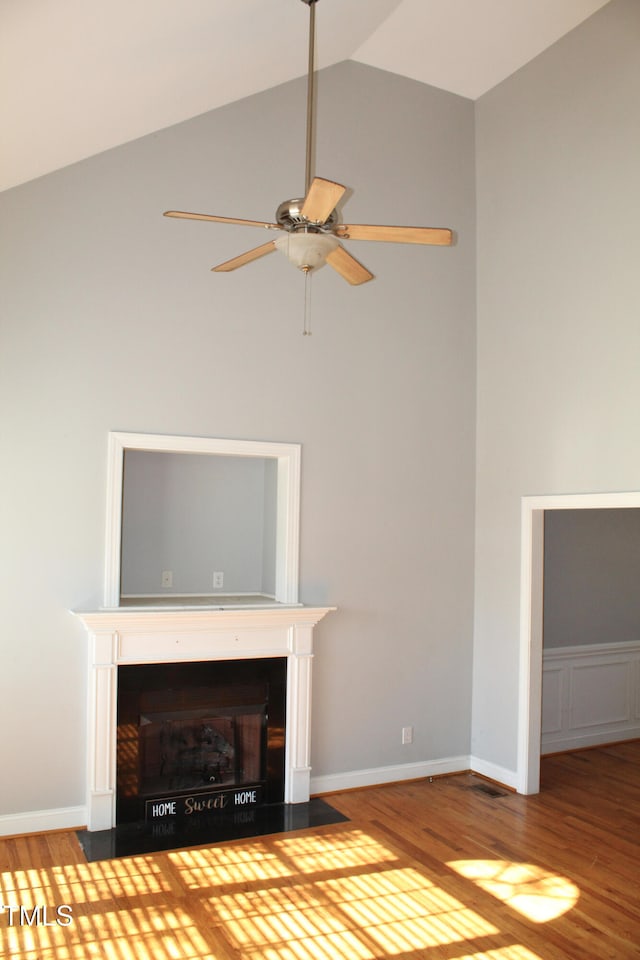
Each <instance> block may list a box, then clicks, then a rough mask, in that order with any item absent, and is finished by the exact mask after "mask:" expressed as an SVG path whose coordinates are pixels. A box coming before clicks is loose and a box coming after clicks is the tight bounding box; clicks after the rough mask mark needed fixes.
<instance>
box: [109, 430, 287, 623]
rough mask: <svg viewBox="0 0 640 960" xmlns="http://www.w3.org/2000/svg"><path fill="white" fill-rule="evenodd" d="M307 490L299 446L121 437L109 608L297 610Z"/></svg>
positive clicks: (115, 456) (113, 467)
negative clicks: (301, 514) (260, 607)
mask: <svg viewBox="0 0 640 960" xmlns="http://www.w3.org/2000/svg"><path fill="white" fill-rule="evenodd" d="M299 487H300V447H299V445H298V444H281V443H269V442H263V441H251V440H220V439H213V438H198V437H169V436H155V435H149V434H124V433H111V434H110V435H109V477H108V488H109V489H108V510H107V557H106V565H105V570H106V575H105V606H107V607H117V606H155V605H157V606H165V605H167V606H192V605H193V606H201V605H211V606H216V607H219V606H234V605H241V606H243V605H265V604H273V603H286V604H297V603H298V528H299V501H300V490H299ZM214 575H215V576H214Z"/></svg>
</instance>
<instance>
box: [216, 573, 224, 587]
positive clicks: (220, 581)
mask: <svg viewBox="0 0 640 960" xmlns="http://www.w3.org/2000/svg"><path fill="white" fill-rule="evenodd" d="M223 587H224V573H223V572H222V570H217V571H215V572H214V574H213V589H214V590H222V588H223Z"/></svg>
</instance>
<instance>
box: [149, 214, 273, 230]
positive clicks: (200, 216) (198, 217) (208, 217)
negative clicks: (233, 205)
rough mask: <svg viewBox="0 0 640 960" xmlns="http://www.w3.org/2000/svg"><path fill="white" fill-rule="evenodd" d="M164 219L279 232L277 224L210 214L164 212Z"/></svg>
mask: <svg viewBox="0 0 640 960" xmlns="http://www.w3.org/2000/svg"><path fill="white" fill-rule="evenodd" d="M163 216H164V217H177V218H179V219H181V220H213V222H214V223H237V224H240V226H243V227H266V229H267V230H281V229H282V227H280V225H279V224H277V223H265V222H264V221H263V220H238V219H237V218H236V217H214V215H213V214H211V213H186V212H185V211H184V210H165V212H164V213H163Z"/></svg>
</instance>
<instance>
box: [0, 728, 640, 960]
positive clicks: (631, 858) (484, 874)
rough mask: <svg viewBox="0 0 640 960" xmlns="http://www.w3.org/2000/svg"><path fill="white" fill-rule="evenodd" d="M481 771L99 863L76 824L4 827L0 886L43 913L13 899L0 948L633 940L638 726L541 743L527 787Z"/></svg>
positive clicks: (237, 953)
mask: <svg viewBox="0 0 640 960" xmlns="http://www.w3.org/2000/svg"><path fill="white" fill-rule="evenodd" d="M482 783H483V781H482V780H481V779H480V778H478V777H473V776H471V775H468V774H460V775H457V776H451V777H444V778H441V779H437V780H434V781H433V782H429V781H427V780H425V781H419V782H411V783H406V784H395V785H390V786H381V787H374V788H369V789H365V790H359V791H353V792H346V793H342V794H334V795H332V796H331V798H330V802H331V803H332V804H333V805H334V806H335V807H336V808H337V809H339V810H340V811H341V812H343V813H344V814H345V815H347V816H348V817H349V818H350V820H349V821H348V822H346V823H340V824H334V825H331V826H328V827H317V828H313V829H309V830H301V831H296V832H293V833H285V834H276V835H273V836H268V837H261V838H255V839H249V840H239V841H234V842H227V843H222V844H218V845H213V846H202V847H195V848H190V849H186V850H176V851H169V852H163V853H157V854H149V855H145V856H136V857H128V858H122V859H120V860H107V861H101V862H96V863H87V862H86V860H85V858H84V855H83V853H82V850H81V848H80V845H79V843H78V841H77V838H76V836H75V834H74V833H72V832H59V833H55V834H54V833H52V834H47V835H32V836H26V837H14V838H10V839H5V840H0V903H3V904H7V905H12V906H14V907H19V906H23V907H25V908H27V910H29V911H33V908H34V907H36V906H38V905H46V906H47V908H48V920H49V925H46V926H45V925H44V924H43V923H32V925H31V926H22V927H21V926H18V925H17V924H16V923H14V925H13V926H11V925H10V924H9V916H8V913H7V910H6V908H5V910H4V911H3V912H0V956H11V957H12V958H17V960H59V958H60V957H64V958H65V960H85V958H86V957H91V956H111V957H114V958H117V960H128V958H132V960H133V958H134V957H135V958H136V960H147V958H149V960H151V958H153V960H170V958H173V957H185V958H194V960H196V958H203V960H333V958H336V960H383V958H385V957H389V958H393V960H422V958H425V960H459V958H461V957H465V958H473V960H481V958H483V960H484V958H486V960H602V958H608V960H631V958H634V957H640V903H639V898H638V880H639V879H640V870H639V867H638V862H639V854H640V830H639V829H638V827H639V825H640V823H639V811H638V799H639V798H640V741H635V742H633V743H626V744H622V745H616V746H615V747H602V748H596V749H593V750H589V751H581V752H579V753H573V754H566V755H563V756H554V757H548V758H544V759H543V761H542V790H541V793H540V794H539V795H538V796H536V797H521V796H518V795H516V794H513V793H511V792H508V791H499V790H498V791H493V792H492V793H487V792H484V791H483V790H482V789H477V788H478V787H479V786H480V787H481V786H482ZM63 903H69V904H70V905H71V907H72V910H73V923H72V924H70V925H68V926H61V925H58V924H57V923H56V922H55V921H54V922H53V923H52V922H51V918H52V917H55V910H56V907H57V906H59V905H60V904H63ZM536 911H537V913H536ZM14 919H15V918H14Z"/></svg>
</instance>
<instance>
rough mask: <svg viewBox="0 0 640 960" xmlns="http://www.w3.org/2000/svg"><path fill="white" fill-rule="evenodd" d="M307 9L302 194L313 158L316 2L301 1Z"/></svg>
mask: <svg viewBox="0 0 640 960" xmlns="http://www.w3.org/2000/svg"><path fill="white" fill-rule="evenodd" d="M302 2H303V3H306V4H307V6H308V7H309V67H308V70H307V77H308V79H307V159H306V166H305V178H304V193H305V196H306V195H307V194H308V192H309V187H310V186H311V180H312V173H311V167H312V156H313V127H314V123H313V102H314V97H315V49H316V3H317V2H318V0H302Z"/></svg>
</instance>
